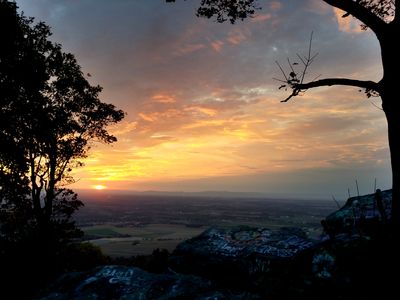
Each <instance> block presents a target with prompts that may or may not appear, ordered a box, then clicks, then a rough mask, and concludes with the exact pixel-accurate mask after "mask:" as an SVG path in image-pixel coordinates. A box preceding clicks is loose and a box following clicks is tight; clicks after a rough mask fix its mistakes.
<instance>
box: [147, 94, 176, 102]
mask: <svg viewBox="0 0 400 300" xmlns="http://www.w3.org/2000/svg"><path fill="white" fill-rule="evenodd" d="M151 99H152V100H154V102H158V103H175V102H176V99H175V97H174V96H171V95H166V94H156V95H154V96H152V97H151Z"/></svg>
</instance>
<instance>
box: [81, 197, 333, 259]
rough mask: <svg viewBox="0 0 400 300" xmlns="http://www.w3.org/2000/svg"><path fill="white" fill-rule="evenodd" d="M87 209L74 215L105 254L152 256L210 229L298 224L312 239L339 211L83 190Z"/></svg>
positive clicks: (296, 202) (328, 204)
mask: <svg viewBox="0 0 400 300" xmlns="http://www.w3.org/2000/svg"><path fill="white" fill-rule="evenodd" d="M81 199H82V200H83V201H84V203H85V207H83V208H82V209H80V210H79V212H78V213H77V214H76V215H75V221H76V222H77V224H78V226H79V227H80V228H81V229H82V230H83V231H84V233H85V237H84V239H86V240H88V241H90V242H91V243H93V244H95V245H98V246H99V247H100V248H101V249H102V250H103V252H104V253H105V254H106V255H110V256H112V257H117V256H125V257H126V256H135V255H148V254H151V253H152V251H153V250H154V249H156V248H160V249H167V250H168V251H170V252H171V251H172V250H173V249H174V248H175V247H176V245H178V244H179V243H180V242H182V241H183V240H185V239H189V238H191V237H194V236H196V235H198V234H200V233H201V232H203V231H204V230H206V229H207V228H210V227H212V226H217V227H225V228H229V227H234V226H238V225H246V226H251V227H266V228H270V229H274V228H276V229H278V228H281V227H299V228H301V229H303V230H304V231H305V232H306V233H307V234H308V235H309V236H310V237H314V238H318V236H319V235H320V234H321V232H322V228H321V225H320V221H321V220H322V219H323V218H325V217H326V216H327V215H328V214H330V213H332V212H334V211H335V210H337V205H336V203H335V202H333V201H329V200H315V199H314V200H308V199H270V198H257V197H248V198H246V197H244V196H243V195H241V196H240V197H235V195H231V197H212V196H193V195H186V194H185V195H147V194H129V195H128V194H118V193H110V192H108V193H97V194H95V195H88V194H83V195H82V196H81Z"/></svg>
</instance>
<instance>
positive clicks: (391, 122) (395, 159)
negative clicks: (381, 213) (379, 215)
mask: <svg viewBox="0 0 400 300" xmlns="http://www.w3.org/2000/svg"><path fill="white" fill-rule="evenodd" d="M395 96H396V95H393V97H395ZM384 111H385V115H386V119H387V124H388V138H389V148H390V158H391V165H392V188H393V191H392V223H393V225H395V226H397V225H400V205H399V204H400V203H399V201H400V138H399V134H400V109H399V108H395V107H393V106H391V105H384Z"/></svg>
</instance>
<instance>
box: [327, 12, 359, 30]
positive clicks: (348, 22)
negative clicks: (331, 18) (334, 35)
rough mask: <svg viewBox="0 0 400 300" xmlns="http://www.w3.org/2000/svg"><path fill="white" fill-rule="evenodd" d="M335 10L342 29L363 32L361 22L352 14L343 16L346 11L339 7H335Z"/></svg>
mask: <svg viewBox="0 0 400 300" xmlns="http://www.w3.org/2000/svg"><path fill="white" fill-rule="evenodd" d="M333 12H334V14H335V18H336V21H337V23H338V26H339V30H340V31H344V32H349V33H360V32H362V30H361V27H360V22H359V21H358V20H356V19H354V18H353V17H351V16H348V17H345V18H343V15H344V14H345V12H344V11H343V10H341V9H339V8H336V7H334V8H333Z"/></svg>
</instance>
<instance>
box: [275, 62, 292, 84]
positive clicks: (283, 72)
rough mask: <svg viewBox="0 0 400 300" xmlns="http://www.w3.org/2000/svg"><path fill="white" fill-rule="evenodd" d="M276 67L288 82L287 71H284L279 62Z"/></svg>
mask: <svg viewBox="0 0 400 300" xmlns="http://www.w3.org/2000/svg"><path fill="white" fill-rule="evenodd" d="M275 63H276V65H277V66H278V67H279V69H280V70H281V72H282V74H283V77H285V80H286V81H288V80H289V79H288V78H287V76H286V74H285V71H283V69H282V67H281V65H280V64H279V63H278V61H275Z"/></svg>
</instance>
